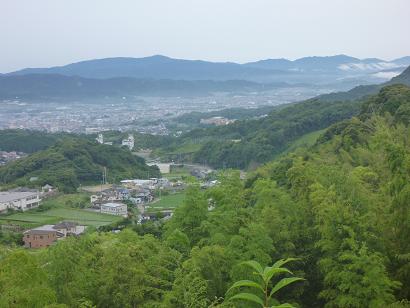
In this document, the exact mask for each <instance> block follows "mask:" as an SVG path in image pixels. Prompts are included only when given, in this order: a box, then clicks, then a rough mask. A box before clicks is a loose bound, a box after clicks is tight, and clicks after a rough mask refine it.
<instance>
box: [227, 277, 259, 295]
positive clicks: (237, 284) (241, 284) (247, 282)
mask: <svg viewBox="0 0 410 308" xmlns="http://www.w3.org/2000/svg"><path fill="white" fill-rule="evenodd" d="M239 287H253V288H258V289H260V290H262V292H263V291H264V290H263V287H262V286H261V285H260V284H259V283H256V282H255V281H251V280H240V281H237V282H235V283H234V284H233V285H232V287H230V288H229V289H228V291H227V292H226V293H228V292H229V291H231V290H232V289H234V288H239Z"/></svg>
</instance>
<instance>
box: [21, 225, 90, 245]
mask: <svg viewBox="0 0 410 308" xmlns="http://www.w3.org/2000/svg"><path fill="white" fill-rule="evenodd" d="M85 229H86V227H85V226H81V225H79V224H77V223H75V222H71V221H62V222H60V223H58V224H56V225H44V226H41V227H38V228H34V229H30V230H27V231H25V232H24V233H23V241H24V247H26V248H42V247H48V246H50V245H52V244H53V243H54V242H56V241H58V240H61V239H64V238H66V237H68V236H78V235H80V234H81V233H83V232H84V231H85Z"/></svg>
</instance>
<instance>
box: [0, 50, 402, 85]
mask: <svg viewBox="0 0 410 308" xmlns="http://www.w3.org/2000/svg"><path fill="white" fill-rule="evenodd" d="M408 65H410V57H403V58H399V59H395V60H392V61H385V60H381V59H377V58H368V59H358V58H354V57H350V56H346V55H336V56H328V57H305V58H300V59H297V60H294V61H291V60H287V59H267V60H261V61H257V62H249V63H245V64H239V63H233V62H209V61H202V60H184V59H173V58H169V57H166V56H161V55H156V56H151V57H144V58H124V57H119V58H105V59H94V60H88V61H81V62H77V63H72V64H68V65H64V66H55V67H50V68H25V69H22V70H19V71H15V72H11V73H8V74H7V75H27V74H60V75H65V76H79V77H84V78H97V79H106V78H116V77H131V78H141V79H174V80H232V79H240V80H249V81H257V82H274V81H281V82H306V80H311V81H312V82H314V83H318V82H326V83H331V82H333V81H335V80H334V78H333V79H332V78H331V79H330V80H329V79H325V77H326V76H327V77H329V76H332V75H336V76H338V78H339V79H340V78H342V79H349V78H354V79H358V78H359V79H360V78H362V79H364V80H367V81H369V80H373V79H385V80H387V79H390V78H391V77H393V74H396V75H397V74H399V73H400V72H401V71H403V70H404V68H405V67H407V66H408Z"/></svg>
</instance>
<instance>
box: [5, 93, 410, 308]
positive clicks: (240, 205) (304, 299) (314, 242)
mask: <svg viewBox="0 0 410 308" xmlns="http://www.w3.org/2000/svg"><path fill="white" fill-rule="evenodd" d="M354 108H356V106H355V107H354ZM355 110H356V109H355ZM409 117H410V88H408V87H406V86H403V85H394V86H389V87H386V88H383V89H382V90H381V92H380V93H379V94H378V95H376V96H374V97H371V98H370V99H369V100H367V101H366V102H365V103H364V104H363V106H362V108H361V111H360V112H359V113H358V114H357V116H356V117H352V118H351V119H349V120H345V121H343V122H339V123H337V124H334V125H332V126H331V127H330V128H329V129H328V130H326V132H325V133H324V134H323V135H322V136H321V138H319V139H318V141H317V143H316V144H315V145H314V146H313V147H311V148H309V149H299V150H297V151H296V152H294V153H291V154H288V155H286V156H283V157H281V158H279V159H276V160H273V161H271V162H269V163H267V164H265V165H264V166H261V167H260V168H258V169H257V170H256V171H255V172H253V173H252V174H249V175H248V178H247V179H246V181H243V180H241V179H240V177H239V172H238V171H230V170H225V171H224V172H222V173H221V174H220V176H219V181H220V184H219V185H217V186H215V187H213V188H211V189H208V190H205V191H204V190H200V189H199V188H198V187H196V185H192V186H191V187H190V188H189V189H188V191H187V194H186V199H185V202H184V204H183V205H181V206H180V207H179V208H177V209H176V211H175V214H174V216H173V217H172V218H171V219H170V220H169V221H167V222H165V223H149V224H144V225H132V224H131V225H130V227H128V228H126V229H124V230H123V231H121V232H120V233H119V234H113V233H104V232H90V233H89V234H87V235H84V236H82V237H80V238H70V239H67V240H65V241H62V242H59V243H58V244H57V245H54V246H52V247H50V248H48V249H46V250H42V251H39V252H37V253H30V252H28V251H25V250H23V249H20V248H13V249H10V248H5V249H1V250H0V294H2V296H1V299H0V305H1V306H2V307H16V306H17V307H28V306H29V307H95V306H97V307H198V308H201V307H230V308H232V307H260V305H259V306H258V304H257V303H256V302H255V303H254V304H253V303H252V302H249V301H244V300H236V301H230V300H228V298H231V297H233V296H235V294H239V292H242V293H243V292H246V293H249V294H250V295H249V298H250V297H251V296H257V297H258V296H261V295H262V293H261V292H262V291H258V289H257V288H255V287H254V286H255V285H251V284H249V283H248V286H244V283H243V282H242V283H241V284H242V287H240V288H234V289H230V287H231V286H232V285H233V283H234V282H238V281H252V280H253V279H255V275H254V274H253V272H254V270H252V269H250V268H248V267H244V266H243V265H242V264H243V262H244V261H248V260H252V261H256V262H257V263H258V264H260V266H263V267H266V268H268V269H269V267H270V266H271V265H272V264H277V262H276V261H277V260H279V259H282V258H288V257H291V258H296V260H295V261H293V262H291V263H288V264H287V268H288V269H289V271H291V272H292V273H293V275H295V276H296V277H300V278H303V279H304V280H298V281H296V282H295V283H293V284H289V285H287V286H286V288H284V289H281V290H279V291H278V292H277V293H275V303H276V301H277V302H280V303H283V302H287V303H289V304H291V305H292V306H294V307H328V308H338V307H340V308H342V307H343V308H345V307H348V308H362V307H369V308H373V307H390V308H397V307H409V305H410V304H409V301H408V300H409V299H410V257H409V256H410V241H409V236H410V211H409V200H410V184H409V183H410V140H409V138H410V127H409V125H408V124H409V119H410V118H409ZM274 262H275V263H274ZM255 264H256V263H255ZM255 264H254V265H255ZM255 266H256V265H255ZM284 272H286V271H284ZM27 273H30V275H29V276H30V278H29V279H27ZM284 275H285V277H287V278H289V279H290V278H291V277H292V275H291V274H290V273H288V272H286V273H285V274H284ZM272 277H273V276H272ZM278 279H279V278H276V276H275V277H273V280H272V282H271V284H270V288H271V287H272V288H275V287H276V286H277V285H278V284H279V283H280V280H278ZM228 290H229V291H228ZM271 304H272V305H274V303H273V301H272V303H270V305H271Z"/></svg>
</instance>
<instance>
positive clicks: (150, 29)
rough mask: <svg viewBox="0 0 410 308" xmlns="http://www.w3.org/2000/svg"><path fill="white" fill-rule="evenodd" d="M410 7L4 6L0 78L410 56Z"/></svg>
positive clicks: (196, 2) (40, 0) (187, 2)
mask: <svg viewBox="0 0 410 308" xmlns="http://www.w3.org/2000/svg"><path fill="white" fill-rule="evenodd" d="M409 12H410V1H409V0H247V1H245V0H0V20H1V26H0V72H2V73H5V72H9V71H13V70H17V69H21V68H24V67H49V66H55V65H64V64H68V63H72V62H77V61H81V60H87V59H95V58H106V57H119V56H126V57H144V56H151V55H156V54H162V55H166V56H170V57H173V58H181V59H202V60H210V61H233V62H240V63H244V62H249V61H255V60H260V59H267V58H288V59H296V58H300V57H305V56H314V55H316V56H325V55H336V54H347V55H351V56H354V57H358V58H366V57H378V58H382V59H386V60H391V59H394V58H398V57H402V56H408V55H410V39H409V29H410V18H409V17H410V16H409Z"/></svg>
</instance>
